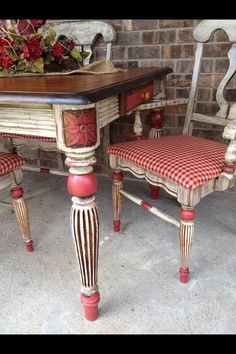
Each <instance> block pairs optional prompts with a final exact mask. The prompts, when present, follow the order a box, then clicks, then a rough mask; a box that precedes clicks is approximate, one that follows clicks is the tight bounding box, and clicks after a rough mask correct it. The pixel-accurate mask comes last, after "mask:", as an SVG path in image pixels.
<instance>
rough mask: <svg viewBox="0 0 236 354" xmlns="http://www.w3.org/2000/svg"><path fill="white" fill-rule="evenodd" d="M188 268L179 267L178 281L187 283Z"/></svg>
mask: <svg viewBox="0 0 236 354" xmlns="http://www.w3.org/2000/svg"><path fill="white" fill-rule="evenodd" d="M189 273H190V271H189V269H188V268H186V269H185V268H180V270H179V276H180V281H181V283H187V282H188V276H189Z"/></svg>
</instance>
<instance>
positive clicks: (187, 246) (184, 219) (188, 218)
mask: <svg viewBox="0 0 236 354" xmlns="http://www.w3.org/2000/svg"><path fill="white" fill-rule="evenodd" d="M180 216H181V222H180V230H179V242H180V259H181V267H180V270H179V275H180V281H181V282H182V283H187V281H188V276H189V273H190V272H189V268H188V263H189V256H190V253H191V247H192V240H193V236H194V221H193V219H194V216H195V211H194V210H193V208H183V207H182V208H181V211H180Z"/></svg>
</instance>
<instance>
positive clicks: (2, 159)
mask: <svg viewBox="0 0 236 354" xmlns="http://www.w3.org/2000/svg"><path fill="white" fill-rule="evenodd" d="M23 164H24V160H23V159H22V157H20V156H17V155H14V154H10V153H7V152H0V177H1V176H5V175H7V174H8V173H10V172H11V171H13V170H14V169H15V168H17V167H20V166H22V165H23Z"/></svg>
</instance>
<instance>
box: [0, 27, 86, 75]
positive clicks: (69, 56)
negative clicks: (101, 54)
mask: <svg viewBox="0 0 236 354" xmlns="http://www.w3.org/2000/svg"><path fill="white" fill-rule="evenodd" d="M36 28H37V26H36ZM24 33H27V34H24ZM87 55H88V53H87V52H81V51H79V50H78V49H77V48H76V47H75V42H74V41H73V39H70V38H68V37H66V36H59V37H58V38H56V32H55V31H54V30H53V29H52V28H51V29H49V30H48V31H47V33H46V34H45V33H44V32H43V31H40V30H38V32H36V33H31V34H29V31H28V32H27V31H26V30H25V29H22V28H21V27H19V28H18V29H16V28H12V29H8V30H6V29H5V28H3V27H1V28H0V74H1V73H3V74H19V73H26V72H32V73H40V74H43V73H45V72H50V71H57V72H58V71H64V70H67V69H70V70H73V69H77V68H79V67H81V66H82V63H83V59H84V58H85V57H86V56H87Z"/></svg>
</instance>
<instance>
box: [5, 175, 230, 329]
mask: <svg viewBox="0 0 236 354" xmlns="http://www.w3.org/2000/svg"><path fill="white" fill-rule="evenodd" d="M98 181H99V191H98V194H97V199H96V202H97V206H98V208H99V214H100V250H99V288H100V294H101V301H100V304H99V318H98V320H97V321H95V322H89V321H86V320H85V319H84V315H83V308H82V305H81V303H80V299H79V294H80V276H79V271H78V266H77V261H76V256H75V250H74V244H73V240H72V236H71V234H70V229H69V213H70V207H71V201H70V196H69V195H68V194H67V188H66V182H67V179H66V177H62V176H53V175H46V174H38V173H32V172H26V171H25V172H24V184H23V187H24V189H25V198H26V200H27V204H28V208H29V216H30V225H31V231H32V238H33V239H34V247H35V251H34V252H33V253H26V251H25V250H24V246H23V242H22V239H21V233H20V230H19V228H18V224H17V222H16V219H15V215H14V213H13V212H12V211H11V209H10V208H8V207H5V206H4V207H3V206H2V205H1V207H0V234H1V247H0V279H1V280H0V283H1V287H0V333H11V334H13V333H17V334H22V333H33V334H51V333H58V334H60V333H65V334H69V333H71V334H83V333H89V334H106V333H109V334H144V333H145V334H146V333H156V334H160V333H167V334H172V333H176V334H180V333H181V334H182V333H183V334H191V333H212V334H213V333H222V334H224V333H236V276H235V269H236V257H235V254H236V226H235V211H236V189H233V190H231V191H228V192H224V193H214V194H212V195H209V196H207V197H206V198H204V199H203V200H202V201H201V203H200V204H199V205H198V206H197V207H196V226H195V238H194V241H193V249H192V255H191V259H190V271H191V274H190V279H189V282H188V284H181V283H180V282H179V280H178V269H179V245H178V230H177V228H176V227H175V226H172V225H170V224H168V223H166V222H164V221H163V220H161V219H159V218H156V217H154V216H153V215H152V214H150V213H147V212H146V211H144V210H142V209H141V208H139V207H138V206H136V205H135V204H133V203H131V202H130V201H129V200H127V199H123V208H122V220H121V221H122V228H121V232H120V233H119V234H115V233H114V232H113V229H112V201H111V181H110V180H109V179H108V178H107V177H102V176H98ZM126 183H127V185H129V186H130V188H129V189H130V190H131V191H132V192H133V193H136V194H137V195H140V196H141V198H144V199H146V200H147V201H149V202H151V203H152V204H155V205H160V209H161V210H163V211H166V212H168V213H169V214H170V215H172V216H173V217H175V218H178V215H179V205H178V203H177V202H176V200H175V199H174V198H173V197H171V196H169V195H168V194H167V193H165V192H164V191H161V196H160V198H161V199H160V200H159V201H155V202H154V201H151V200H150V199H149V197H148V191H149V186H148V185H147V184H146V183H144V182H142V181H131V180H128V181H127V182H126ZM0 199H1V200H10V199H9V197H8V191H2V192H1V193H0Z"/></svg>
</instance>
